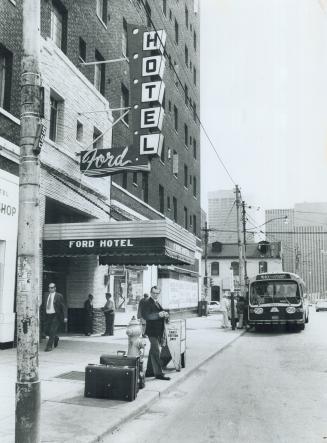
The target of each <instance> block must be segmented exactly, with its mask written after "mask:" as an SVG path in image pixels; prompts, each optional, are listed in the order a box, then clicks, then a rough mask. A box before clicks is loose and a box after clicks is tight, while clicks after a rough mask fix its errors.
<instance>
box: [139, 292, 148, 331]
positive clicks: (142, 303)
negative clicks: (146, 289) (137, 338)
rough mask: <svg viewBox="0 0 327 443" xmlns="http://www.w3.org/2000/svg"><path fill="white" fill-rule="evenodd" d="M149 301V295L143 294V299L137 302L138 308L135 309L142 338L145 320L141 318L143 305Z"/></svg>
mask: <svg viewBox="0 0 327 443" xmlns="http://www.w3.org/2000/svg"><path fill="white" fill-rule="evenodd" d="M148 299H149V294H144V295H143V298H141V300H140V301H139V306H138V308H137V318H138V319H139V320H140V323H141V325H142V337H145V328H146V320H145V319H144V316H143V305H144V303H146V301H147V300H148Z"/></svg>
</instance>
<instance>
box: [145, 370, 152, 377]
mask: <svg viewBox="0 0 327 443" xmlns="http://www.w3.org/2000/svg"><path fill="white" fill-rule="evenodd" d="M145 376H146V377H154V374H153V373H151V372H147V371H146V372H145Z"/></svg>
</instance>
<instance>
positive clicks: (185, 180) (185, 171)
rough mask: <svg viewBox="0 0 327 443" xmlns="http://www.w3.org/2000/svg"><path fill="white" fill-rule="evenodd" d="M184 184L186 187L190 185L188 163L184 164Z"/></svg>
mask: <svg viewBox="0 0 327 443" xmlns="http://www.w3.org/2000/svg"><path fill="white" fill-rule="evenodd" d="M184 186H185V188H187V187H188V167H187V165H184Z"/></svg>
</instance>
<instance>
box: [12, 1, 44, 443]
mask: <svg viewBox="0 0 327 443" xmlns="http://www.w3.org/2000/svg"><path fill="white" fill-rule="evenodd" d="M39 36H40V0H23V57H22V67H21V69H22V73H21V134H20V169H19V181H20V183H19V220H18V257H17V260H18V265H17V303H16V305H17V382H16V423H15V442H16V443H38V442H40V403H41V402H40V381H39V290H40V283H39V274H40V267H39V247H40V232H39V230H40V228H39V226H40V221H39V181H40V165H39V158H38V156H39V148H38V143H37V133H38V131H40V73H39V54H40V38H39Z"/></svg>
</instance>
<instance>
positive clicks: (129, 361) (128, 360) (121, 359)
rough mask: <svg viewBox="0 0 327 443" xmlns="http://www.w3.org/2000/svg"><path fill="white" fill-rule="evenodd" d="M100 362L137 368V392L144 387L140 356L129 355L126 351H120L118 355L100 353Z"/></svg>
mask: <svg viewBox="0 0 327 443" xmlns="http://www.w3.org/2000/svg"><path fill="white" fill-rule="evenodd" d="M100 364H101V365H108V366H115V367H128V368H135V370H136V371H135V376H136V392H138V390H139V389H142V388H143V387H144V385H143V384H142V371H141V366H142V365H141V362H140V357H129V356H127V355H126V353H125V351H118V352H117V355H112V354H102V355H100Z"/></svg>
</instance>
